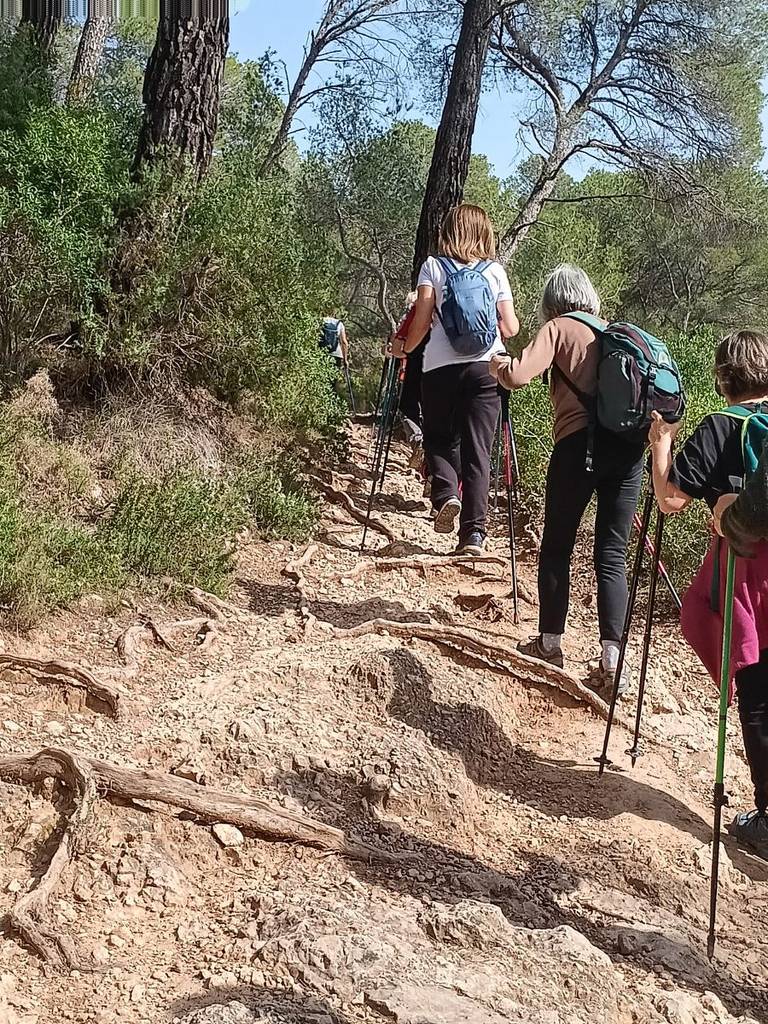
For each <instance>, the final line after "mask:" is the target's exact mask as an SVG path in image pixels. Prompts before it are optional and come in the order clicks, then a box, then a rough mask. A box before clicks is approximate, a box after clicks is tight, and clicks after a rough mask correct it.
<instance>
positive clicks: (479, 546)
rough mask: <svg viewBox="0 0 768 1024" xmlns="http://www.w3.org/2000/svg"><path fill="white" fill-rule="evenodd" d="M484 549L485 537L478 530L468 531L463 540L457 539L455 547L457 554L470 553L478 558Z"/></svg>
mask: <svg viewBox="0 0 768 1024" xmlns="http://www.w3.org/2000/svg"><path fill="white" fill-rule="evenodd" d="M484 551H485V537H484V536H483V534H482V533H480V531H479V530H474V531H473V532H472V533H468V534H467V536H466V538H465V539H464V540H460V541H459V546H458V547H457V548H456V554H457V555H472V557H473V558H478V557H479V556H480V555H482V553H483V552H484Z"/></svg>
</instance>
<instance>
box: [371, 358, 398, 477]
mask: <svg viewBox="0 0 768 1024" xmlns="http://www.w3.org/2000/svg"><path fill="white" fill-rule="evenodd" d="M396 367H397V360H396V359H394V358H393V357H392V356H388V357H387V358H386V359H385V360H384V366H383V367H382V370H381V376H382V379H381V383H380V384H379V396H378V398H377V399H376V414H375V416H374V420H373V435H372V438H371V443H372V450H373V457H372V459H371V469H373V465H374V463H375V462H376V459H377V457H378V449H379V447H380V446H381V445H382V443H383V440H384V410H385V408H386V406H387V403H388V401H389V394H390V389H391V387H392V381H393V377H394V375H395V372H396Z"/></svg>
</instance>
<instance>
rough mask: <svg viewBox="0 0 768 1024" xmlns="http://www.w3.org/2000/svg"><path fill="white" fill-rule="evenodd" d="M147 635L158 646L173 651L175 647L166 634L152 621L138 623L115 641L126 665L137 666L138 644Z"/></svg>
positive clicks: (146, 620)
mask: <svg viewBox="0 0 768 1024" xmlns="http://www.w3.org/2000/svg"><path fill="white" fill-rule="evenodd" d="M147 635H149V637H150V638H151V640H152V641H153V642H154V643H155V644H157V645H158V646H160V647H164V648H165V649H166V650H167V651H172V650H173V647H172V646H171V644H170V642H169V641H168V639H167V638H166V636H165V635H164V633H162V632H161V630H160V629H159V627H158V626H157V625H156V624H155V623H154V622H153V621H152V619H145V620H144V621H143V622H136V623H134V625H132V626H129V627H128V628H127V629H126V630H123V632H122V633H121V634H120V636H119V637H118V638H117V640H116V641H115V648H116V650H117V653H118V655H119V656H120V660H121V661H122V662H123V664H124V665H135V664H136V662H137V656H136V649H137V646H138V643H139V641H140V640H141V639H143V638H144V637H145V636H147Z"/></svg>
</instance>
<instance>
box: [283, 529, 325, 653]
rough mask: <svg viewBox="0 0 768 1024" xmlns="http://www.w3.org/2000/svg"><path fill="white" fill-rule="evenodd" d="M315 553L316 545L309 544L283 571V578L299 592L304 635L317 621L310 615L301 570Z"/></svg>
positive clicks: (308, 599) (305, 582)
mask: <svg viewBox="0 0 768 1024" xmlns="http://www.w3.org/2000/svg"><path fill="white" fill-rule="evenodd" d="M316 553H317V544H309V545H307V547H306V548H305V549H304V552H303V554H301V555H300V556H299V557H298V558H296V559H294V560H293V561H292V562H289V563H288V564H287V565H286V567H285V568H284V569H283V576H287V577H288V579H290V580H293V582H294V583H295V584H296V589H297V590H298V592H299V614H300V615H301V619H302V623H303V627H304V633H305V634H307V633H309V632H310V630H311V629H312V627H313V626H314V624H315V622H316V621H317V619H316V617H315V616H314V615H313V614H312V608H311V605H310V598H309V593H308V590H307V580H306V577H305V576H304V574H303V572H302V571H301V570H302V569H303V568H304V566H306V565H309V563H310V562H311V561H312V558H313V557H314V556H315V554H316Z"/></svg>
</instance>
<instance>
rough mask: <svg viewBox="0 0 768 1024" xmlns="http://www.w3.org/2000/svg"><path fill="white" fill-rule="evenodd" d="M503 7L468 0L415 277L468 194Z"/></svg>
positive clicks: (434, 161)
mask: <svg viewBox="0 0 768 1024" xmlns="http://www.w3.org/2000/svg"><path fill="white" fill-rule="evenodd" d="M497 6H498V4H497V0H467V2H466V4H465V6H464V14H463V16H462V22H461V32H460V33H459V41H458V44H457V46H456V54H455V56H454V58H453V68H452V70H451V80H450V83H449V85H448V95H447V96H446V99H445V106H444V107H443V115H442V118H441V120H440V127H439V128H438V129H437V138H436V139H435V149H434V153H433V154H432V166H431V167H430V170H429V178H428V180H427V190H426V193H425V195H424V205H423V206H422V209H421V220H420V222H419V230H418V234H417V236H416V252H415V255H414V261H413V274H414V279H415V278H416V276H417V275H418V272H419V268H420V267H421V264H422V263H423V262H424V260H425V259H426V258H427V256H429V255H430V254H431V253H434V252H435V251H436V249H437V239H438V235H439V231H440V224H441V222H442V220H443V218H444V217H445V215H446V213H447V212H448V211H449V210H450V209H451V207H452V206H456V205H457V204H458V203H460V202H461V200H462V197H463V195H464V185H465V183H466V180H467V174H468V172H469V159H470V156H471V155H472V136H473V134H474V131H475V121H476V120H477V110H478V107H479V105H480V91H481V88H482V83H483V70H484V68H485V60H486V57H487V56H488V45H489V43H490V41H491V31H492V29H493V21H494V16H495V13H496V9H497Z"/></svg>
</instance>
